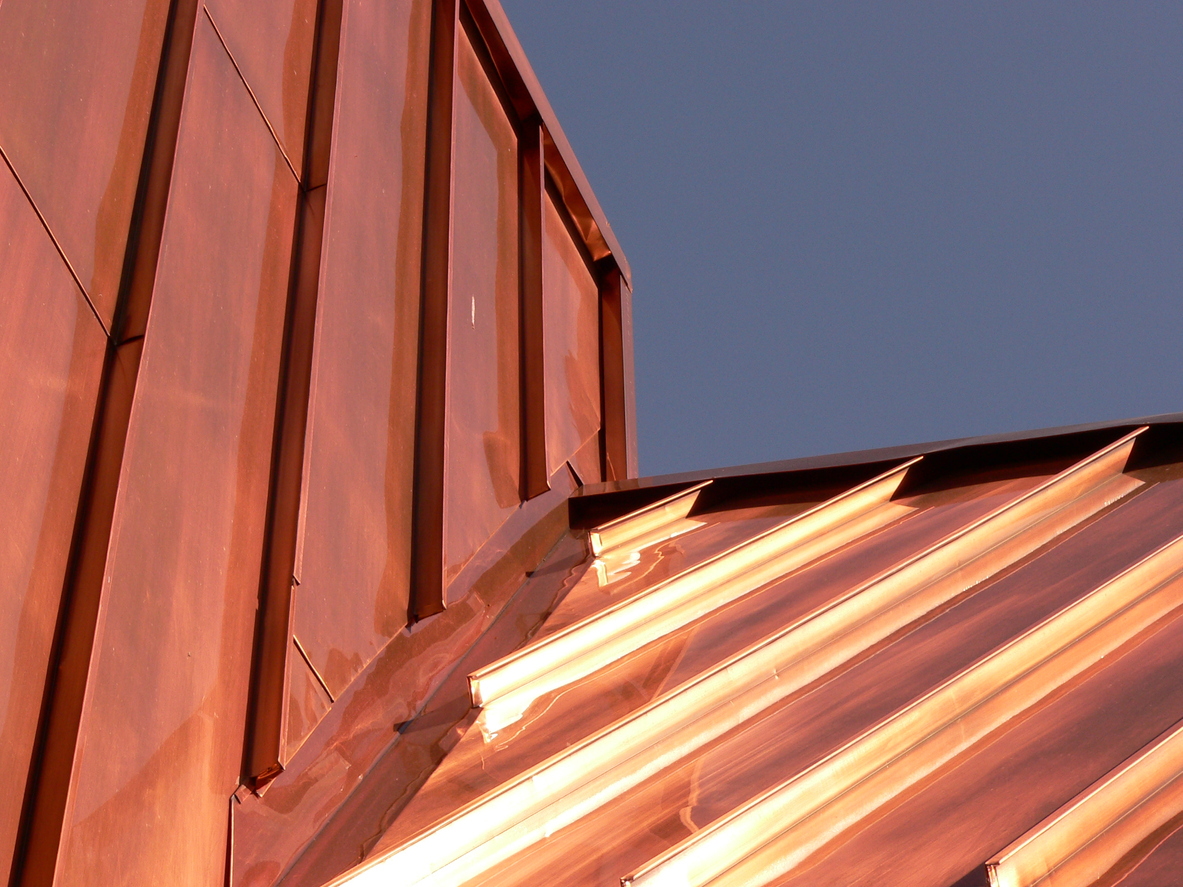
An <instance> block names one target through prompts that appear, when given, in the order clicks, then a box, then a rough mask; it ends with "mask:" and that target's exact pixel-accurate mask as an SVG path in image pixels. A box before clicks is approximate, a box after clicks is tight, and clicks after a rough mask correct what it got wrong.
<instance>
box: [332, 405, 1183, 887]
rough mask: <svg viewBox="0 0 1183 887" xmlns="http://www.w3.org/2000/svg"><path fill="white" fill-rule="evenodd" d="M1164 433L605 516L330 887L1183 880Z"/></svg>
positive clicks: (1179, 699)
mask: <svg viewBox="0 0 1183 887" xmlns="http://www.w3.org/2000/svg"><path fill="white" fill-rule="evenodd" d="M1176 438H1177V435H1176V433H1175V432H1174V431H1164V430H1163V429H1159V428H1147V427H1145V426H1143V427H1140V428H1135V429H1134V430H1133V431H1126V430H1125V429H1121V430H1110V431H1106V430H1105V429H1100V430H1095V431H1091V432H1089V433H1087V434H1077V435H1068V436H1065V437H1064V438H1062V439H1056V440H1052V439H1049V440H1047V441H1043V442H1037V443H1036V445H1032V444H1031V443H1030V442H1026V443H1024V444H1021V445H1015V446H1010V447H1007V446H1001V447H996V448H994V449H992V450H990V451H989V452H988V453H976V454H975V455H974V457H973V458H972V459H960V460H959V459H957V458H943V459H942V458H939V457H938V456H936V455H933V456H927V455H924V454H920V455H916V456H911V457H909V458H906V459H903V460H900V461H899V462H898V463H890V462H889V463H886V464H885V463H874V464H866V465H861V466H846V467H845V468H843V467H837V468H833V467H831V468H826V469H822V470H818V471H814V472H798V473H796V474H792V475H777V474H767V475H763V476H754V477H746V478H742V479H740V480H738V481H736V480H734V479H726V478H721V479H715V480H706V481H699V482H697V483H694V484H682V485H681V486H680V487H678V488H676V489H672V490H661V491H659V492H663V493H668V495H666V496H665V497H664V498H661V499H658V500H657V501H652V499H653V498H654V497H653V496H650V501H646V502H642V503H639V504H638V503H637V502H636V501H635V500H626V498H625V497H622V496H621V495H619V494H618V495H617V496H616V497H615V498H613V497H612V496H609V497H606V498H604V499H602V500H600V501H598V502H597V505H596V507H597V508H598V509H599V511H595V510H594V509H592V510H588V511H587V515H592V516H590V517H587V518H586V520H585V521H584V522H585V523H594V525H592V526H583V527H580V528H577V529H574V530H572V532H571V534H570V536H569V537H568V538H566V539H565V540H564V541H563V542H561V543H560V544H559V545H558V546H557V547H556V549H555V550H554V551H553V552H552V554H551V555H550V558H549V559H548V562H546V563H544V564H543V565H542V567H540V568H539V570H538V571H536V573H535V577H534V579H533V580H531V581H535V582H548V583H558V584H560V585H561V586H562V587H563V588H564V589H565V596H564V597H562V600H561V603H560V604H559V605H558V606H557V607H556V609H555V610H554V611H553V612H552V613H551V615H550V616H549V618H548V619H547V620H546V621H545V623H544V625H543V627H542V629H541V630H540V631H539V632H538V634H537V635H536V636H535V637H534V638H533V639H532V640H531V641H530V642H529V643H528V644H527V645H526V646H525V647H523V648H522V649H520V650H518V651H517V652H515V653H513V654H512V655H510V656H508V657H506V658H504V659H502V660H499V661H497V662H494V663H491V664H490V665H489V666H487V667H485V668H482V669H480V670H479V671H477V672H475V673H474V674H473V675H471V676H470V685H471V690H472V695H473V700H474V703H475V704H476V706H477V707H476V708H474V711H473V716H472V718H470V721H469V722H470V723H471V726H470V727H469V729H468V730H467V731H466V732H465V733H464V734H463V735H462V736H461V737H459V739H458V741H457V742H456V744H455V746H454V747H453V748H452V749H451V750H450V751H449V752H448V753H447V754H446V756H445V757H444V758H443V760H442V762H441V763H440V765H439V766H438V768H437V769H436V770H435V772H434V773H433V774H432V775H431V777H430V778H429V779H428V780H427V781H426V783H425V784H424V785H423V787H422V788H421V789H420V790H419V792H418V793H417V794H416V795H415V797H414V798H413V799H412V800H411V801H410V802H409V803H408V804H407V805H406V806H405V807H404V808H403V809H402V810H401V812H400V813H399V815H398V816H397V818H395V819H394V821H393V824H392V825H391V827H390V828H389V830H388V831H387V832H386V834H385V835H384V836H383V837H382V839H381V840H380V841H379V842H378V844H377V846H376V847H375V848H374V850H373V852H372V853H371V855H370V857H369V859H368V860H367V861H366V862H365V863H364V864H362V865H361V866H359V867H358V868H357V869H355V870H353V871H351V872H349V873H347V874H346V875H345V876H343V877H342V878H341V879H339V881H338V882H337V883H342V884H344V883H349V884H354V885H362V884H379V883H382V884H385V883H399V884H432V885H443V884H455V885H462V884H491V885H503V887H511V885H527V884H529V885H534V884H565V885H617V884H619V883H621V881H622V879H623V880H624V882H625V883H631V884H636V885H642V884H645V885H649V884H676V885H707V884H710V885H740V884H744V885H749V884H753V885H754V884H778V885H782V884H783V885H790V884H792V885H798V884H800V885H805V884H809V885H853V884H872V883H874V884H909V885H914V887H926V885H928V887H952V885H959V887H968V885H971V884H986V883H997V884H1007V885H1012V884H1013V885H1019V884H1042V885H1045V887H1046V885H1057V887H1063V885H1074V884H1079V885H1086V884H1101V883H1106V884H1109V883H1118V882H1119V881H1120V882H1122V883H1123V884H1126V885H1139V887H1145V885H1150V884H1158V883H1166V882H1169V881H1171V880H1173V878H1172V877H1170V874H1169V873H1171V872H1172V871H1173V870H1174V869H1175V863H1176V862H1181V861H1183V842H1181V840H1180V838H1179V837H1178V835H1177V834H1176V833H1175V829H1176V827H1177V826H1178V825H1179V821H1180V818H1181V817H1183V778H1181V777H1179V774H1180V773H1181V772H1183V732H1180V733H1178V734H1176V733H1175V729H1176V725H1177V724H1178V723H1179V722H1180V720H1181V719H1183V677H1181V676H1183V618H1180V617H1181V616H1183V609H1181V607H1183V453H1181V451H1180V448H1179V446H1178V443H1179V442H1178V440H1177V439H1176ZM614 504H615V511H616V512H619V513H613V505H614ZM626 504H627V505H628V506H629V508H625V507H624V506H625V505H626ZM1156 872H1157V873H1158V874H1155V873H1156ZM1163 873H1168V874H1167V875H1166V876H1164V875H1163ZM1163 877H1166V878H1167V881H1164V880H1163ZM1156 878H1157V879H1158V880H1156ZM1123 879H1124V880H1123Z"/></svg>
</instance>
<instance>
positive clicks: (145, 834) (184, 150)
mask: <svg viewBox="0 0 1183 887" xmlns="http://www.w3.org/2000/svg"><path fill="white" fill-rule="evenodd" d="M173 172H174V175H173V186H172V193H171V198H170V202H169V209H168V214H167V217H166V221H165V227H164V235H163V240H162V246H161V256H160V266H159V270H158V273H157V280H156V288H155V294H154V297H153V305H152V314H151V318H150V320H149V323H148V330H147V335H146V339H145V347H144V355H143V359H142V362H141V366H140V373H139V381H138V385H137V389H136V399H135V403H134V406H133V408H132V415H131V421H130V426H129V430H128V436H127V446H126V450H125V453H124V460H123V469H122V473H121V478H120V486H119V493H118V497H117V500H116V506H115V516H114V523H113V527H112V532H111V543H110V550H109V554H108V558H107V567H106V576H105V584H104V592H103V600H102V609H101V612H100V614H99V622H98V626H99V627H98V637H97V639H96V642H95V646H94V654H93V657H92V660H91V666H90V673H89V678H88V686H87V696H86V701H85V705H84V708H83V714H82V723H81V727H80V735H81V738H82V741H81V742H80V743H79V748H78V752H77V755H76V758H75V762H74V772H73V783H72V792H71V803H70V806H69V808H68V810H67V819H66V822H65V824H64V833H63V836H62V848H61V855H60V864H59V869H58V877H57V880H58V882H59V883H62V884H75V883H110V884H116V883H152V882H154V881H156V880H158V879H159V877H160V876H161V873H163V872H166V873H167V877H168V878H169V879H170V880H171V881H173V882H175V883H195V884H196V883H215V882H217V881H220V880H221V879H222V877H223V873H224V870H225V864H226V858H227V857H226V854H227V844H226V839H227V836H226V822H227V808H226V804H227V799H228V798H229V796H230V794H231V793H232V792H233V791H234V789H235V787H236V785H237V783H238V775H239V770H240V766H241V760H242V737H243V730H244V722H243V718H244V715H245V707H246V692H247V685H248V681H249V669H250V658H251V646H252V639H253V632H254V618H255V608H256V604H257V589H258V580H259V571H260V553H261V549H262V539H263V528H264V520H265V512H266V505H267V487H268V482H269V474H270V462H271V449H272V434H273V430H274V421H275V420H274V409H275V404H276V387H277V374H278V364H279V351H280V341H281V337H282V332H283V315H284V310H285V306H286V301H287V284H288V274H289V266H290V253H291V245H292V239H293V230H294V223H295V210H296V188H297V186H296V181H295V179H294V177H293V176H292V174H291V172H290V170H289V169H288V167H287V164H286V163H285V161H284V159H283V157H282V155H281V154H280V153H279V151H278V149H277V147H276V145H275V142H274V140H273V139H272V137H271V135H270V133H269V132H268V130H267V128H266V126H265V124H264V123H263V121H262V120H261V118H260V117H259V115H258V111H257V109H256V108H255V106H254V103H253V102H252V101H251V98H250V96H249V94H248V93H247V91H246V89H245V88H244V86H243V84H242V81H241V79H240V78H239V76H238V74H237V72H236V71H235V69H234V66H233V64H232V63H231V61H230V59H229V57H228V56H227V55H226V53H225V51H224V49H223V47H222V45H221V43H220V41H219V40H218V38H217V36H216V34H215V33H214V31H213V28H212V26H211V25H210V24H209V22H208V21H207V20H206V19H204V18H202V19H199V21H198V25H197V31H196V33H195V36H194V42H193V50H192V57H191V61H190V75H189V78H188V87H187V92H186V97H185V105H184V110H183V114H182V119H181V128H180V139H179V143H178V147H177V159H176V163H175V166H174V170H173ZM113 847H127V848H135V849H134V852H121V853H116V852H112V848H113Z"/></svg>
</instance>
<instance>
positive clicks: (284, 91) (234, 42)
mask: <svg viewBox="0 0 1183 887" xmlns="http://www.w3.org/2000/svg"><path fill="white" fill-rule="evenodd" d="M205 7H206V9H207V10H208V12H209V15H210V17H211V18H212V19H213V20H214V24H215V25H216V26H217V29H218V33H219V34H220V35H221V37H222V39H223V40H224V41H225V43H226V48H227V49H228V50H229V51H230V55H231V56H232V57H233V59H234V63H235V65H236V66H237V67H238V70H239V72H240V73H241V74H242V77H243V79H244V80H245V81H246V83H247V86H249V87H250V90H251V93H252V94H253V95H254V97H255V101H257V102H258V104H259V108H260V109H261V110H262V112H263V116H264V117H266V119H267V122H268V124H269V125H270V128H271V130H272V132H274V133H275V137H276V140H277V141H278V142H279V144H280V147H281V148H282V149H283V152H284V153H285V154H286V155H287V158H288V160H289V161H291V164H292V167H293V168H294V169H295V170H296V171H297V172H300V171H301V170H302V168H303V164H304V130H305V125H304V124H305V121H306V119H307V117H308V85H309V81H310V79H311V74H312V51H313V40H314V37H315V34H316V9H317V0H279V2H269V3H260V2H258V0H206V2H205Z"/></svg>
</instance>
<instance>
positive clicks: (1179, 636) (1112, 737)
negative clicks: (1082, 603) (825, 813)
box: [779, 619, 1183, 887]
mask: <svg viewBox="0 0 1183 887" xmlns="http://www.w3.org/2000/svg"><path fill="white" fill-rule="evenodd" d="M1139 640H1140V641H1141V642H1140V643H1137V642H1135V643H1131V644H1130V645H1129V646H1128V647H1127V650H1126V653H1125V655H1124V656H1121V657H1120V658H1117V659H1116V661H1113V662H1111V663H1107V667H1104V668H1101V669H1098V670H1097V671H1096V672H1094V674H1093V676H1092V677H1091V679H1088V680H1084V681H1082V682H1080V683H1078V684H1077V685H1076V686H1074V687H1073V688H1072V689H1071V690H1070V691H1069V692H1068V693H1066V694H1064V695H1063V696H1061V697H1060V698H1059V699H1056V700H1054V701H1052V702H1050V704H1048V705H1047V706H1046V707H1045V708H1044V709H1043V710H1042V711H1040V712H1038V713H1037V714H1035V715H1033V716H1032V717H1030V718H1028V719H1026V720H1024V721H1021V722H1019V723H1018V724H1016V725H1015V726H1014V727H1013V728H1012V729H1011V730H1009V731H1007V732H1005V733H1003V734H1002V735H1001V736H999V737H997V738H996V740H995V741H994V743H993V744H992V745H990V746H989V747H987V748H986V749H983V750H982V751H980V752H979V753H978V754H976V755H974V756H972V757H970V758H969V759H968V760H966V761H964V762H963V763H961V764H960V766H957V767H956V768H954V769H952V770H951V771H948V772H946V773H945V774H942V775H941V777H940V778H939V779H937V780H936V781H935V782H934V783H932V784H930V785H928V786H926V787H925V788H924V789H923V790H921V791H920V792H919V794H917V795H915V796H914V797H911V798H908V799H906V800H904V799H901V800H902V801H903V802H902V803H901V804H900V805H899V806H898V807H896V808H895V809H894V810H891V811H890V812H889V813H888V814H887V815H886V816H885V817H884V818H882V819H880V820H879V821H878V822H876V823H874V824H869V825H868V826H867V828H866V829H865V830H863V831H861V832H859V833H857V834H854V835H849V836H846V837H845V840H843V841H841V842H838V843H837V845H835V846H831V847H827V848H825V851H824V855H823V854H819V858H817V859H815V860H814V864H813V865H811V866H809V867H808V868H806V869H804V870H803V871H801V872H800V873H799V874H798V875H797V876H795V877H793V878H788V879H785V880H784V881H782V882H779V883H781V884H784V885H789V884H810V885H818V887H828V885H834V887H837V885H839V884H843V885H861V884H872V883H883V882H884V881H885V880H886V881H888V882H889V883H890V882H891V881H895V880H898V879H906V880H907V881H908V883H910V884H915V885H917V887H947V885H949V884H951V883H953V882H954V881H956V880H957V879H958V878H959V877H961V876H963V875H965V874H966V873H967V872H969V871H970V870H971V869H972V868H974V867H975V866H976V865H980V864H981V860H983V859H986V858H988V857H989V855H990V854H991V853H992V852H993V851H991V850H988V849H986V848H987V847H990V846H991V845H993V846H995V847H997V846H1001V845H1005V844H1006V843H1008V842H1009V841H1010V840H1013V839H1014V838H1016V837H1018V835H1020V834H1022V833H1023V831H1025V830H1026V829H1027V828H1029V827H1030V826H1031V825H1034V824H1035V823H1037V822H1039V820H1040V819H1042V818H1043V817H1044V816H1046V815H1048V814H1049V813H1051V812H1052V811H1053V810H1055V809H1056V808H1057V807H1059V806H1060V805H1061V804H1062V803H1063V802H1064V801H1066V800H1067V799H1068V798H1071V797H1072V796H1073V795H1075V794H1077V793H1079V792H1080V791H1082V790H1083V789H1085V788H1086V787H1087V786H1088V785H1089V784H1090V783H1091V782H1093V781H1094V780H1096V779H1098V778H1099V777H1100V776H1102V775H1104V774H1105V773H1106V772H1108V771H1109V770H1110V769H1112V768H1113V767H1115V766H1117V765H1118V764H1120V763H1121V761H1122V760H1124V759H1125V758H1127V757H1129V756H1130V755H1132V754H1134V753H1136V752H1137V750H1138V749H1139V748H1141V747H1142V746H1144V745H1145V744H1146V743H1148V742H1150V741H1151V740H1153V738H1154V737H1155V736H1157V735H1158V734H1159V733H1161V732H1162V731H1164V730H1165V729H1167V728H1168V727H1169V726H1170V725H1171V723H1172V722H1173V720H1177V716H1178V714H1179V713H1180V712H1183V684H1181V683H1180V682H1179V680H1178V674H1179V669H1180V667H1183V652H1181V651H1183V620H1179V619H1175V620H1173V621H1172V622H1171V623H1170V624H1169V625H1168V626H1166V627H1165V628H1163V629H1162V630H1160V631H1159V632H1157V633H1156V634H1153V635H1151V636H1150V637H1145V638H1142V639H1139Z"/></svg>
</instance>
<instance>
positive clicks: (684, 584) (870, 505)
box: [469, 457, 920, 732]
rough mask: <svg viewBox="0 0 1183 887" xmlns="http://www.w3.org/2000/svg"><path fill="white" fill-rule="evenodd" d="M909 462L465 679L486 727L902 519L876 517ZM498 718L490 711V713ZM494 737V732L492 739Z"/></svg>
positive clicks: (889, 513) (895, 511) (893, 514)
mask: <svg viewBox="0 0 1183 887" xmlns="http://www.w3.org/2000/svg"><path fill="white" fill-rule="evenodd" d="M919 461H920V457H917V458H915V459H911V460H909V461H908V462H905V463H904V464H902V465H899V466H896V467H895V468H892V469H891V470H890V471H888V472H886V473H884V474H881V475H879V476H878V477H875V478H872V479H871V480H869V481H867V482H866V483H863V484H860V485H859V486H857V487H854V488H853V489H851V490H848V491H847V492H845V493H843V494H841V495H840V496H836V497H834V498H833V499H830V500H828V501H826V502H823V503H821V504H820V505H817V506H815V507H814V508H811V509H809V510H808V511H806V512H804V513H802V514H799V515H796V516H794V517H792V518H790V519H789V520H787V521H785V522H783V523H781V524H778V525H777V526H775V527H773V528H771V529H770V530H767V531H765V532H763V533H761V534H760V535H758V536H756V537H754V538H753V539H750V540H747V541H745V542H742V543H740V544H739V545H735V546H733V547H732V548H730V549H728V550H727V551H724V552H722V553H721V554H718V555H716V556H714V557H712V558H710V559H709V560H707V561H704V562H703V563H701V564H697V565H696V566H694V567H691V568H690V569H688V570H685V571H683V572H681V573H679V574H678V575H676V576H672V577H671V578H669V579H667V580H666V581H664V582H662V583H660V584H658V585H655V586H654V587H653V588H651V589H648V590H646V591H644V592H642V593H641V594H638V595H635V596H633V597H631V598H627V599H626V600H623V601H621V602H620V603H618V604H615V605H613V606H611V607H608V608H607V609H605V610H601V611H600V612H599V613H595V614H593V615H591V616H588V617H587V618H585V619H581V620H580V621H579V622H576V623H574V624H573V625H570V626H568V627H567V628H565V629H563V630H562V631H558V632H555V633H554V634H552V635H548V636H547V637H544V638H542V639H540V640H538V641H537V642H535V643H533V644H531V645H529V646H527V647H524V648H522V649H521V650H519V651H517V652H516V653H514V654H512V655H510V656H507V657H505V658H504V659H501V660H499V661H497V662H494V663H493V664H491V665H489V666H488V667H486V668H483V669H481V670H480V671H478V672H476V673H475V674H473V675H471V676H470V677H469V686H470V688H471V692H472V699H473V702H474V704H476V705H480V706H483V707H484V708H486V709H487V712H486V716H487V718H486V719H487V722H489V723H493V722H495V723H497V724H506V723H511V722H512V721H514V720H516V718H517V716H519V715H520V713H521V712H522V711H523V710H524V709H525V708H526V707H527V706H528V705H529V704H530V703H531V702H532V701H533V700H535V699H537V698H538V697H539V696H541V695H542V694H543V693H546V692H549V691H551V690H554V689H557V688H558V687H562V686H565V685H567V684H571V683H573V682H575V681H577V680H579V679H580V678H583V677H586V676H587V675H589V674H591V673H593V672H595V671H597V670H599V669H601V668H603V667H604V666H606V665H610V664H611V663H613V662H615V661H617V660H618V659H620V658H621V657H622V656H625V655H627V654H629V653H631V652H633V651H634V650H637V649H639V648H640V647H642V646H644V645H645V644H647V643H650V642H652V641H655V640H657V639H659V638H661V637H663V636H664V635H666V634H669V633H670V632H672V631H676V630H677V629H679V628H681V627H682V626H684V625H688V624H690V623H691V622H693V621H694V620H695V619H698V618H699V617H701V616H704V615H706V614H707V613H710V612H711V611H712V610H715V609H718V608H719V607H721V606H723V605H725V604H727V603H729V602H731V601H733V600H735V599H736V598H738V597H740V596H742V595H744V594H747V593H748V592H751V591H754V590H756V589H757V588H759V587H761V586H762V585H765V584H767V583H768V582H770V581H772V580H774V579H777V578H779V577H781V576H783V575H785V574H786V573H788V572H790V571H792V570H794V569H797V568H798V567H801V566H804V565H805V564H807V563H809V562H810V561H813V560H816V559H817V558H819V557H822V556H824V555H825V554H828V553H830V552H832V551H834V550H835V549H836V548H838V547H840V546H842V545H845V544H846V543H847V542H850V541H852V540H853V539H857V538H858V537H859V536H862V535H865V534H866V533H869V532H872V531H873V530H875V529H878V528H879V527H881V526H883V525H885V524H887V523H890V522H891V521H893V520H895V519H897V518H898V517H900V515H901V514H904V513H907V511H908V510H910V509H907V507H906V506H902V505H901V506H897V507H894V508H888V509H883V508H881V507H880V506H883V505H885V504H886V503H887V502H888V501H889V500H890V499H891V497H892V495H893V494H894V493H895V491H896V490H897V489H898V488H899V485H900V483H901V482H902V481H903V479H904V477H905V476H906V474H907V471H908V469H909V468H911V467H912V466H913V465H915V464H916V463H917V462H919ZM495 706H496V707H497V708H499V709H500V710H499V711H493V710H491V709H493V708H494V707H495ZM494 732H496V731H494Z"/></svg>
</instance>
